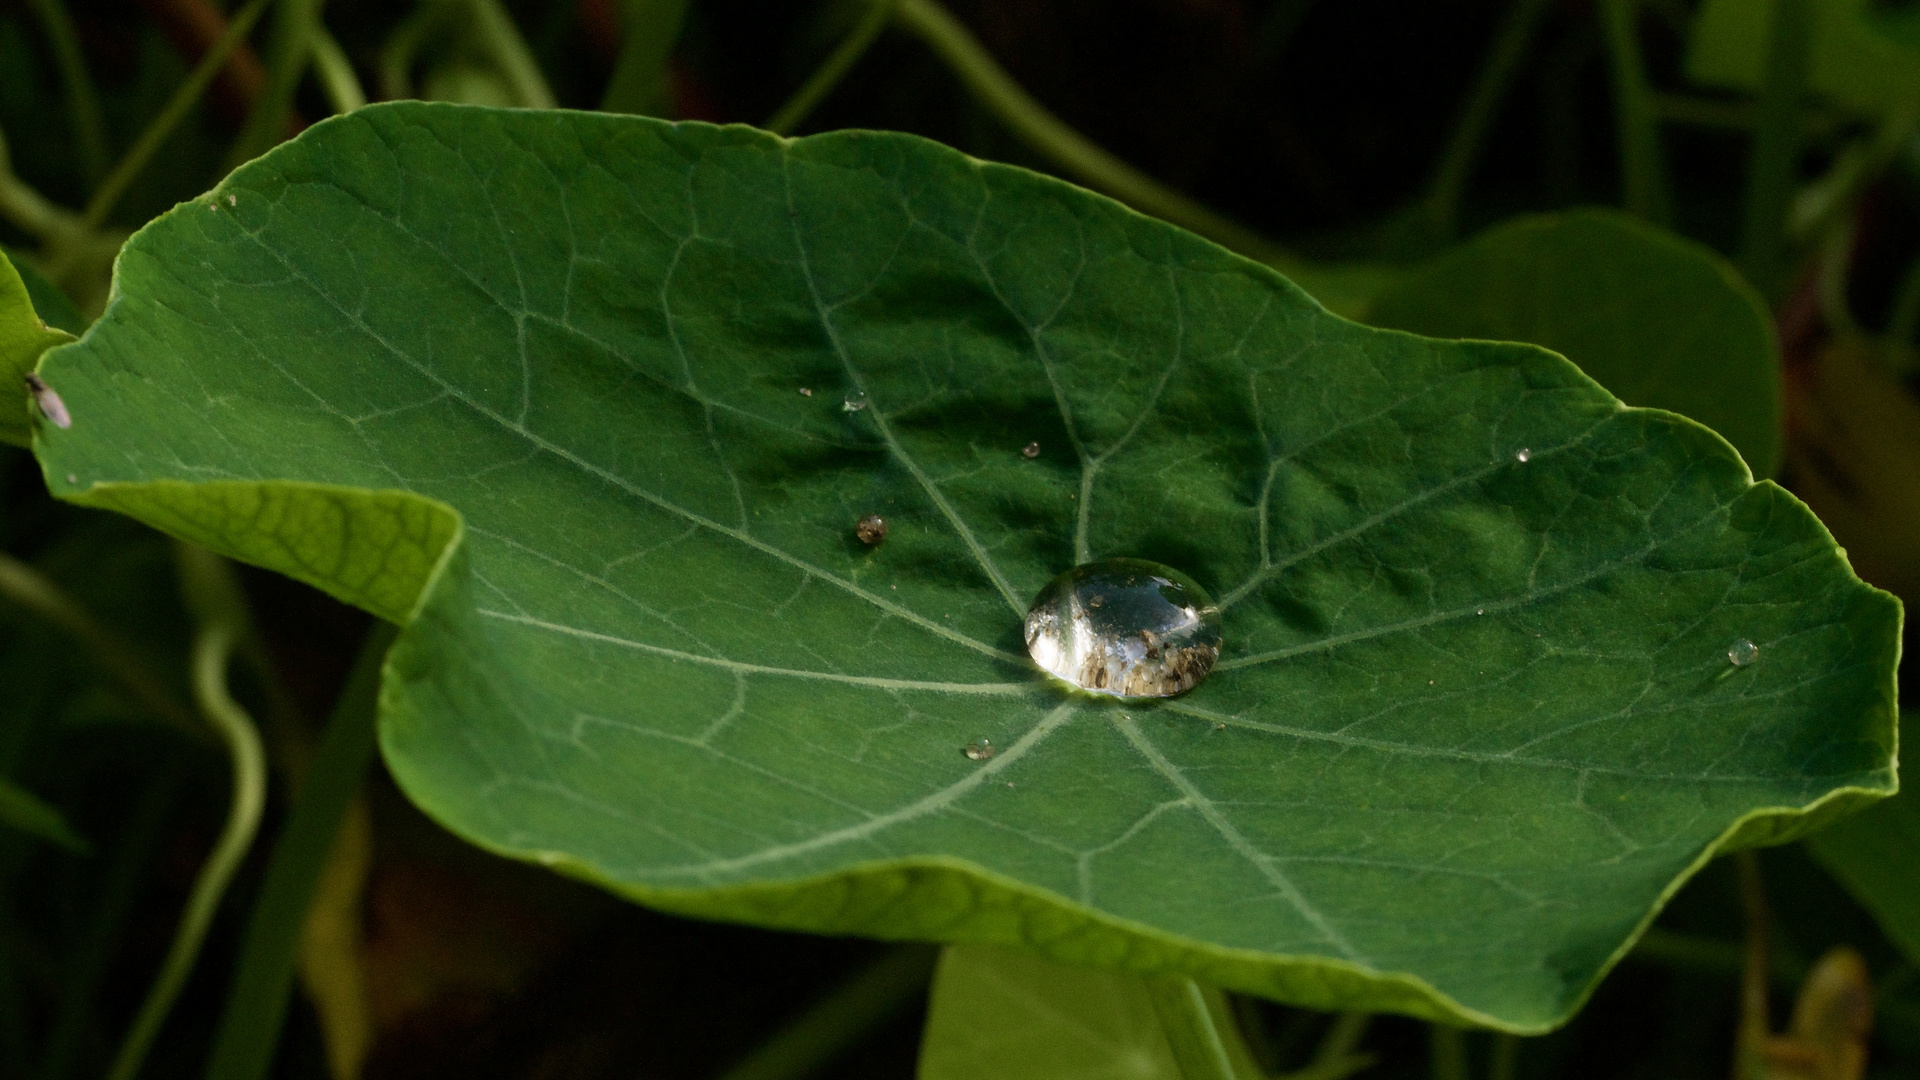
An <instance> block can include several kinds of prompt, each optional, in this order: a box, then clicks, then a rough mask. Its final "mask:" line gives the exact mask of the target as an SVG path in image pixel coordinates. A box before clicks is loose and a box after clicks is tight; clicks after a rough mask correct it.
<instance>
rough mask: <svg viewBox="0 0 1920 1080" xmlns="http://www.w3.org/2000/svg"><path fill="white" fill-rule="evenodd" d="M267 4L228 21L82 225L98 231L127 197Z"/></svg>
mask: <svg viewBox="0 0 1920 1080" xmlns="http://www.w3.org/2000/svg"><path fill="white" fill-rule="evenodd" d="M267 3H268V0H247V5H246V6H245V7H243V8H241V9H240V10H239V11H238V12H236V13H235V14H234V16H233V18H232V19H231V20H229V21H228V22H227V30H226V33H224V34H221V35H220V40H219V41H216V42H214V43H213V48H211V49H208V50H207V54H206V55H205V56H202V57H201V58H200V62H199V63H198V64H196V65H194V68H193V71H192V72H191V73H190V74H188V75H187V81H185V82H183V83H181V84H180V89H178V90H175V91H174V92H173V97H171V98H169V99H168V100H167V104H166V105H165V107H163V108H162V109H161V110H160V115H158V116H156V117H154V119H153V123H151V124H148V125H147V130H145V131H143V132H141V133H140V138H139V139H138V140H136V141H135V142H134V144H133V146H132V148H130V149H129V150H128V151H127V153H126V156H125V157H122V158H121V159H120V163H119V164H118V165H115V166H114V167H113V172H111V173H109V174H108V176H107V178H106V180H104V181H102V182H101V184H100V186H99V187H98V188H96V189H95V190H94V193H93V198H92V199H90V200H89V201H88V202H87V209H86V211H85V212H84V213H82V214H81V215H80V220H81V224H82V225H84V226H85V227H86V228H87V229H89V230H92V229H98V228H99V227H100V226H101V225H102V224H104V223H105V222H106V220H107V215H108V214H111V213H112V212H113V208H114V206H115V205H116V204H117V203H119V201H120V196H122V195H124V194H126V191H127V188H128V186H129V185H131V184H132V183H133V181H134V180H135V178H137V177H138V176H139V175H140V171H141V170H142V169H145V168H146V167H147V163H148V162H149V161H152V160H153V155H154V154H156V153H158V152H159V151H160V147H161V146H162V145H163V144H165V143H166V141H167V137H168V136H170V135H172V134H173V130H174V129H175V128H177V127H179V126H180V122H181V121H182V120H185V119H186V118H187V113H188V112H190V111H191V110H192V109H193V106H194V104H195V103H196V102H198V101H199V100H200V95H202V94H204V93H206V91H207V85H208V84H209V83H211V82H213V78H214V76H215V75H218V74H219V73H220V69H221V68H223V67H225V66H226V63H227V57H228V56H230V55H232V53H233V50H234V48H235V47H236V46H238V45H239V44H240V43H241V42H242V41H244V40H246V36H247V32H248V31H250V30H252V29H253V24H254V23H256V22H258V21H259V20H260V15H261V13H262V12H264V11H266V10H267Z"/></svg>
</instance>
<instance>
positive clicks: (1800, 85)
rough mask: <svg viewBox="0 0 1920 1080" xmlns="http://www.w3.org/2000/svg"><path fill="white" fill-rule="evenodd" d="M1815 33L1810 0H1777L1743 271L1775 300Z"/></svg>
mask: <svg viewBox="0 0 1920 1080" xmlns="http://www.w3.org/2000/svg"><path fill="white" fill-rule="evenodd" d="M1812 33H1813V13H1812V5H1811V3H1810V0H1773V5H1772V26H1771V27H1770V30H1769V33H1768V42H1767V65H1766V73H1765V75H1764V76H1763V79H1762V82H1761V85H1760V104H1759V110H1758V113H1757V114H1756V117H1755V121H1754V124H1755V126H1754V134H1753V153H1752V156H1751V157H1750V158H1749V159H1748V161H1749V164H1748V166H1747V205H1746V212H1745V220H1744V222H1743V224H1742V241H1741V251H1740V260H1739V261H1740V269H1741V270H1742V271H1743V272H1744V273H1745V274H1746V276H1747V280H1748V281H1750V282H1752V283H1753V285H1754V287H1755V288H1757V289H1759V290H1760V293H1761V295H1763V296H1766V297H1769V298H1772V297H1773V296H1774V295H1775V293H1777V292H1778V290H1779V287H1780V282H1781V280H1782V278H1783V277H1784V276H1785V275H1784V272H1783V268H1782V265H1781V264H1782V260H1783V258H1784V255H1785V252H1786V228H1787V205H1788V202H1789V201H1790V200H1791V198H1792V195H1793V175H1794V169H1795V167H1796V165H1797V164H1798V163H1799V157H1800V137H1801V133H1800V99H1801V98H1802V97H1803V96H1804V93H1805V90H1806V84H1807V67H1808V64H1809V58H1810V57H1811V55H1812V48H1811V45H1810V42H1809V38H1810V37H1811V36H1812Z"/></svg>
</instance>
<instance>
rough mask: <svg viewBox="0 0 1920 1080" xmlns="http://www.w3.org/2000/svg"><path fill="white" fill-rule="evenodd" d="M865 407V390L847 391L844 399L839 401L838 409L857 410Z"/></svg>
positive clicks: (845, 410)
mask: <svg viewBox="0 0 1920 1080" xmlns="http://www.w3.org/2000/svg"><path fill="white" fill-rule="evenodd" d="M866 407H867V392H866V391H865V390H849V391H847V398H846V400H845V401H842V402H841V403H840V409H841V411H842V412H859V411H860V410H861V409H864V408H866Z"/></svg>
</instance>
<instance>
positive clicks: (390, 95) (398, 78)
mask: <svg viewBox="0 0 1920 1080" xmlns="http://www.w3.org/2000/svg"><path fill="white" fill-rule="evenodd" d="M446 15H447V7H446V5H444V4H438V3H427V4H422V5H420V7H419V9H418V10H416V11H415V12H414V13H413V14H412V15H409V16H407V17H406V18H405V19H404V20H402V21H401V23H400V25H399V26H397V27H395V28H394V30H393V33H391V34H389V35H387V43H386V45H384V46H383V47H381V49H380V96H381V98H382V99H384V100H386V101H406V100H408V99H410V98H412V97H413V63H414V60H415V59H417V58H418V57H419V55H420V46H421V45H423V44H425V43H426V40H427V37H428V36H429V35H431V34H432V33H433V32H434V31H435V30H437V29H439V27H440V23H441V21H442V20H443V19H445V18H446Z"/></svg>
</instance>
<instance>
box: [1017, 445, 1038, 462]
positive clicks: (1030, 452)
mask: <svg viewBox="0 0 1920 1080" xmlns="http://www.w3.org/2000/svg"><path fill="white" fill-rule="evenodd" d="M1020 452H1021V453H1022V454H1025V455H1026V456H1027V457H1030V458H1037V457H1039V456H1040V444H1039V443H1037V442H1030V443H1028V444H1027V445H1025V446H1023V447H1021V448H1020Z"/></svg>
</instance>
